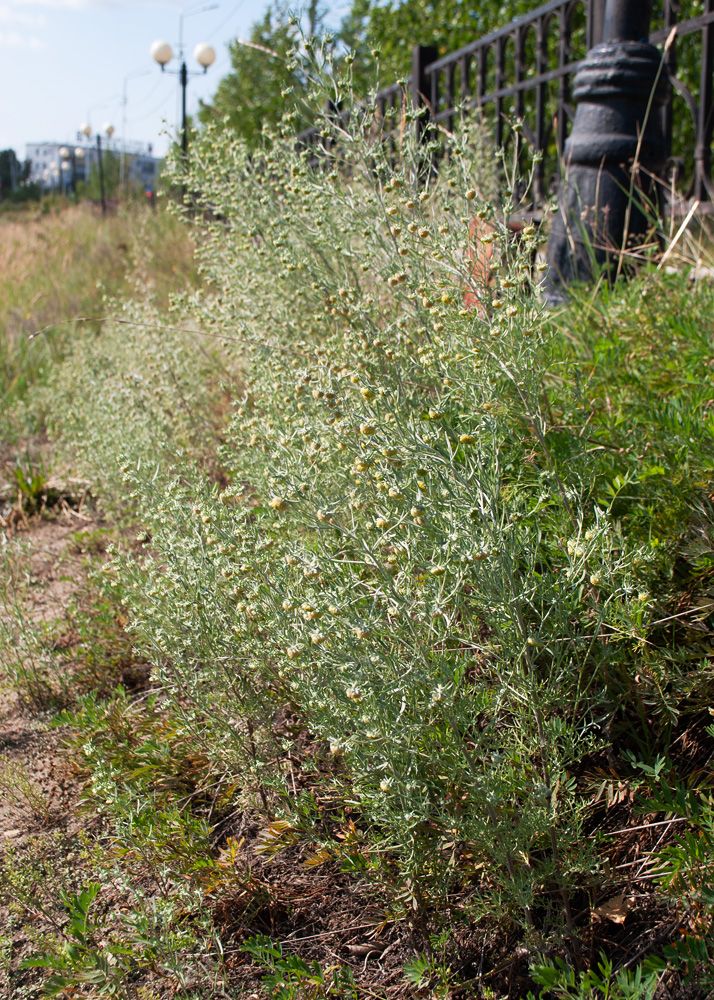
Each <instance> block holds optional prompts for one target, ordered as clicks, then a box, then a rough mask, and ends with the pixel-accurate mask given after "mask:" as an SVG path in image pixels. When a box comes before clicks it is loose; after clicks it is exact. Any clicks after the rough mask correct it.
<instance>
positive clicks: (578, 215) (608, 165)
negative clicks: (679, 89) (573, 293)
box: [547, 0, 671, 302]
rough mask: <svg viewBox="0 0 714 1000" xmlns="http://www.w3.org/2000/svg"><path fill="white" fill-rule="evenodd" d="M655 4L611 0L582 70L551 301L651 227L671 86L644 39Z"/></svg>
mask: <svg viewBox="0 0 714 1000" xmlns="http://www.w3.org/2000/svg"><path fill="white" fill-rule="evenodd" d="M651 9H652V0H607V3H606V7H605V18H604V28H603V37H604V41H603V42H601V43H600V44H599V45H596V46H594V47H593V48H592V49H591V50H590V52H589V53H588V55H587V57H586V58H585V59H584V60H583V62H582V63H581V64H580V67H579V69H578V72H577V74H576V76H575V80H574V86H573V96H574V98H575V101H576V103H577V111H576V115H575V122H574V124H573V131H572V133H571V135H570V138H569V139H568V140H567V142H566V144H565V150H564V161H565V162H564V171H565V174H564V177H563V179H562V181H561V191H560V205H559V211H558V213H557V214H556V217H555V219H554V222H553V227H552V230H551V235H550V239H549V241H548V260H549V263H550V272H549V276H548V281H547V297H548V299H549V300H550V301H551V302H558V301H562V300H563V299H564V298H565V288H566V286H567V285H568V284H570V283H572V282H573V281H587V280H589V279H591V278H592V276H593V273H594V271H595V270H596V269H597V268H599V267H602V266H605V267H606V268H608V267H612V265H613V262H614V261H615V259H616V258H617V255H618V253H619V252H620V251H621V250H623V249H625V248H631V247H632V245H633V243H636V242H637V241H638V240H639V239H640V238H641V236H642V235H643V234H644V233H645V232H646V231H647V230H648V228H649V226H650V213H649V212H648V209H647V203H648V202H649V201H651V199H652V198H653V197H656V194H657V183H656V181H655V180H654V177H655V176H656V175H657V174H659V173H661V171H662V170H663V168H664V166H665V163H666V161H667V158H668V149H667V142H666V137H665V134H664V130H663V127H662V108H663V106H664V104H665V103H666V101H667V100H668V98H669V94H670V89H671V88H670V82H669V76H668V74H667V71H666V68H665V67H664V66H663V64H662V55H661V53H660V52H659V51H658V50H657V49H656V48H654V46H652V45H650V44H649V42H648V41H647V39H648V35H649V25H650V15H651ZM635 161H636V162H635ZM633 171H634V173H633ZM630 195H632V197H630Z"/></svg>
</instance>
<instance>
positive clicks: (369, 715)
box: [121, 107, 649, 923]
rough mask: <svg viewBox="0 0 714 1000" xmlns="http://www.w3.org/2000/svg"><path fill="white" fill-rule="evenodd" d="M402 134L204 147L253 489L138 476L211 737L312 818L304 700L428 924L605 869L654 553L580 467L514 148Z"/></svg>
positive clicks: (166, 598)
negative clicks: (441, 900) (433, 910)
mask: <svg viewBox="0 0 714 1000" xmlns="http://www.w3.org/2000/svg"><path fill="white" fill-rule="evenodd" d="M374 116H375V110H374V108H370V107H366V108H365V109H364V117H362V118H359V119H358V116H356V115H353V116H352V118H351V119H350V120H349V121H344V120H341V121H339V122H338V123H335V122H334V121H331V120H330V119H329V118H326V120H325V128H324V132H325V144H326V147H327V149H328V152H329V156H325V158H324V159H319V160H318V162H317V164H314V163H312V162H311V157H312V154H311V153H310V151H301V150H299V149H296V148H295V142H294V138H293V137H292V136H291V135H289V134H287V133H282V134H276V135H273V136H270V137H268V138H267V140H266V151H265V152H264V153H262V154H257V155H256V154H254V153H253V154H250V155H249V154H248V151H247V150H246V149H245V148H244V147H243V146H241V144H240V143H238V142H236V141H234V140H231V138H230V136H228V135H226V134H221V133H220V132H219V131H218V130H215V131H214V130H212V129H211V128H210V127H209V128H207V129H206V132H205V134H204V136H203V138H202V139H201V140H200V141H199V142H198V143H197V146H196V147H195V149H194V152H193V168H192V172H191V175H190V177H189V178H188V179H187V180H188V188H189V190H191V191H193V192H195V193H196V194H195V196H194V197H195V200H196V202H197V205H198V208H197V209H195V210H194V211H193V214H192V218H193V222H194V225H195V227H196V229H197V231H198V238H199V242H200V254H201V258H202V261H203V267H204V271H205V277H206V279H207V282H208V285H209V288H210V289H211V292H210V294H206V295H204V296H201V297H200V298H198V299H197V300H196V301H195V302H194V303H192V306H193V308H194V309H195V310H196V312H197V314H198V315H200V316H201V318H202V321H203V323H204V326H205V328H207V329H209V330H210V331H211V332H212V333H213V334H216V335H218V336H222V337H223V338H224V339H225V342H226V344H227V345H228V346H229V347H230V345H231V343H236V342H237V343H239V344H240V345H241V346H240V348H239V350H240V352H241V354H242V356H243V358H244V363H245V366H246V377H247V384H246V391H245V395H244V398H243V399H242V400H241V401H240V403H239V405H238V406H237V408H236V412H235V418H234V421H233V424H232V428H231V431H230V433H229V435H228V439H227V441H226V443H225V445H224V448H223V451H222V460H223V462H224V465H225V466H226V468H227V469H228V470H229V472H230V475H231V480H232V485H231V486H230V487H229V488H228V489H224V490H219V489H218V488H215V487H214V488H211V487H210V486H209V485H208V484H205V485H201V484H200V483H198V484H197V483H192V484H189V485H186V484H185V483H184V482H179V481H178V480H177V481H175V482H174V483H171V484H169V485H168V486H165V485H164V486H161V487H159V486H158V485H157V484H156V483H152V482H151V481H147V479H146V477H145V476H144V475H143V472H142V469H141V468H138V469H137V467H136V466H134V467H133V471H132V472H131V473H130V474H131V476H132V478H133V480H134V482H135V495H137V496H138V498H139V502H140V504H142V505H143V508H144V510H145V517H146V519H147V522H148V523H149V524H150V526H151V537H152V556H151V558H150V559H147V563H146V565H145V566H144V567H142V568H141V570H139V568H138V567H137V566H136V565H134V566H133V567H132V566H131V564H128V565H127V566H125V567H124V569H123V570H121V573H122V575H123V581H124V582H123V584H122V585H123V586H124V588H125V593H126V594H127V595H128V598H127V599H128V601H129V603H130V605H131V606H132V607H133V608H134V614H135V628H136V630H137V631H138V632H139V633H140V634H141V635H142V636H143V637H144V639H145V641H146V642H147V643H149V644H150V645H151V646H153V648H154V650H155V662H156V672H157V676H159V677H160V679H161V681H162V683H163V685H164V689H165V690H166V691H167V692H171V693H173V696H174V698H175V702H176V704H177V705H179V704H180V705H181V706H182V711H184V712H185V719H186V725H187V726H189V727H192V728H193V730H194V731H195V733H196V738H197V740H200V741H201V743H202V745H204V746H210V747H211V748H212V752H213V753H214V754H216V755H218V756H221V757H222V758H223V759H224V760H226V759H231V758H233V759H235V760H240V761H241V766H242V767H244V768H246V769H247V774H248V775H249V776H248V777H247V778H246V782H247V784H248V785H249V786H250V785H251V784H253V783H254V787H260V789H261V792H262V794H263V796H264V797H265V795H266V792H267V794H268V796H269V802H272V803H273V804H272V806H270V808H272V809H288V808H289V807H290V786H289V782H288V779H287V776H286V775H285V773H283V772H281V771H280V769H279V768H277V767H276V766H275V765H274V763H273V762H272V760H271V755H270V752H269V747H270V745H271V743H272V741H274V740H275V739H276V738H277V737H276V735H275V732H274V731H273V730H274V726H273V719H274V713H275V710H276V709H277V708H278V707H279V706H280V705H282V704H284V703H285V702H289V703H291V704H293V705H294V706H297V707H298V709H299V711H300V713H302V716H303V718H304V719H305V720H306V722H307V725H308V726H309V728H310V731H311V732H312V733H313V734H314V736H315V737H317V738H318V739H319V740H323V741H324V744H323V745H324V750H321V744H320V743H317V744H315V749H314V753H315V754H316V755H317V757H318V758H319V757H320V755H321V754H322V756H323V758H324V759H325V760H327V761H329V758H330V756H331V757H332V758H333V760H335V761H339V762H340V767H342V768H344V769H346V774H347V776H348V782H349V785H350V789H349V792H348V793H347V798H346V801H348V802H349V803H350V804H351V805H352V806H353V808H354V807H356V808H358V809H359V811H360V814H361V816H362V817H363V819H362V821H363V822H364V823H368V824H369V825H370V828H371V831H372V832H371V838H372V840H373V841H374V842H376V843H378V844H379V845H381V848H382V849H383V851H384V858H385V865H387V867H388V868H389V870H390V871H391V872H392V873H393V874H395V873H396V876H397V878H398V880H402V881H403V884H405V885H407V886H408V887H410V888H409V889H408V890H407V891H408V893H411V894H412V899H413V901H415V902H414V905H415V906H419V905H420V904H419V900H423V899H425V898H428V897H429V896H430V895H431V894H434V893H439V892H442V891H444V890H445V889H446V888H447V887H448V885H449V884H450V883H451V881H452V880H453V879H454V878H457V877H458V872H459V871H463V872H464V873H468V874H465V875H464V877H468V878H479V879H480V887H481V893H482V896H483V897H484V898H485V899H486V900H487V904H486V905H487V906H488V907H489V908H490V910H491V912H493V911H494V910H498V909H499V908H500V907H504V908H506V909H507V910H508V911H510V912H511V913H519V912H520V913H522V914H525V919H526V921H527V922H529V923H530V922H531V921H532V909H531V908H532V903H533V901H534V898H535V897H536V896H537V894H538V892H539V891H540V890H542V889H545V888H549V887H552V886H553V884H556V885H561V886H562V887H567V885H568V884H570V883H571V882H572V880H573V879H574V878H575V877H576V876H577V875H578V873H581V872H583V871H587V870H589V869H590V867H591V866H592V865H593V864H594V860H593V857H592V856H591V854H590V852H589V847H588V843H589V842H588V841H585V840H583V838H582V837H581V835H580V834H581V829H582V821H583V815H584V808H585V807H584V803H583V801H582V799H581V797H580V796H579V794H578V785H577V780H576V778H575V776H574V771H575V769H576V768H577V766H578V762H579V761H581V760H582V758H583V757H584V756H586V755H587V754H589V753H592V752H593V751H594V750H596V749H597V748H599V747H600V746H601V745H602V743H603V741H604V732H605V728H606V724H607V722H608V720H609V718H610V716H611V713H612V712H613V710H614V706H613V703H612V697H611V695H610V694H609V692H608V669H610V668H612V667H613V666H614V665H617V667H618V669H625V670H626V669H627V649H626V644H625V643H624V640H625V639H626V638H627V637H628V636H629V634H631V631H632V625H633V623H634V622H637V621H639V620H640V619H641V615H642V612H643V609H644V608H646V606H647V601H648V596H647V593H646V592H645V591H644V587H643V580H646V575H647V562H648V559H649V556H648V553H647V550H645V549H642V550H639V549H635V548H634V547H633V546H632V545H630V544H629V543H628V541H627V539H626V538H624V537H623V536H622V534H621V532H620V529H619V526H618V524H617V523H616V522H614V521H613V520H612V518H611V517H610V515H609V511H608V510H607V509H606V508H605V507H603V506H602V505H599V504H598V503H596V502H595V501H594V500H593V498H592V497H591V481H590V465H589V461H590V460H589V457H588V456H587V454H585V453H584V454H583V455H582V457H581V459H580V460H577V461H570V462H569V464H568V465H567V466H565V467H562V468H561V467H559V466H558V463H557V460H556V459H555V458H554V457H553V456H552V454H551V452H550V449H549V446H548V431H549V416H548V413H547V406H546V401H547V388H548V387H549V386H550V385H552V384H553V382H554V380H556V379H557V380H559V381H560V382H561V383H562V382H563V380H565V385H566V388H565V389H564V390H563V391H564V392H566V393H567V392H568V391H571V390H569V389H568V387H567V380H568V379H569V378H571V377H573V376H572V375H571V373H570V372H569V371H568V370H567V369H566V368H565V367H561V366H560V364H559V362H558V352H557V350H556V349H555V348H554V346H553V343H552V340H551V338H552V336H553V333H552V329H551V326H550V324H549V322H548V319H547V316H546V315H545V314H544V313H543V310H542V308H541V306H540V305H539V302H538V298H537V295H536V294H535V289H534V287H533V285H534V281H537V275H536V276H534V274H533V269H532V255H533V251H534V246H535V234H534V232H533V230H532V229H528V228H527V229H526V230H525V232H524V233H523V234H522V236H521V238H520V239H518V240H517V239H516V238H515V237H513V235H512V234H511V233H510V232H509V230H508V228H507V227H506V225H505V224H504V221H503V218H504V217H503V213H502V211H501V210H500V209H499V207H498V205H497V204H496V203H495V201H494V200H493V198H494V181H493V174H492V172H491V171H490V168H484V166H483V164H484V151H485V150H486V148H487V145H486V143H485V141H484V140H483V138H482V137H481V136H480V135H479V133H478V130H475V129H474V128H473V127H471V128H470V129H466V128H465V129H464V131H463V132H460V133H459V134H457V135H454V136H445V135H439V136H438V142H436V141H434V142H433V143H432V144H429V145H427V146H426V147H421V148H420V147H417V146H416V145H415V143H414V142H413V140H412V123H411V121H406V120H405V121H403V122H402V123H401V125H400V124H399V122H397V129H398V131H397V142H398V147H399V148H398V150H397V151H396V152H395V150H394V148H393V147H388V146H385V145H383V144H382V145H380V144H379V143H378V142H376V141H375V139H374V135H371V134H370V130H369V127H370V125H371V124H372V123H373V122H374ZM365 119H366V120H365ZM373 131H374V130H373ZM436 155H438V156H439V157H440V162H441V167H440V170H439V172H438V175H437V174H436V173H435V172H433V171H432V170H431V167H430V161H429V156H436ZM392 158H393V160H394V162H392ZM487 162H492V160H489V161H487ZM491 250H493V252H494V253H493V259H492V262H491V263H492V265H495V266H493V267H492V268H491V271H490V276H488V277H489V280H488V282H486V281H485V280H484V269H483V268H482V267H481V265H480V263H479V260H480V261H483V260H484V259H485V257H486V255H487V254H488V253H490V251H491ZM475 257H478V258H479V260H477V261H476V262H475ZM575 391H576V390H575V386H573V388H572V392H573V394H575ZM132 577H133V578H132ZM147 579H148V584H147ZM620 640H623V642H621V641H620ZM623 663H624V667H623ZM328 747H329V751H328V749H327V748H328ZM318 763H319V761H318ZM323 764H324V761H323ZM266 802H268V800H266V799H265V798H264V805H265V804H266ZM465 859H468V860H465ZM479 873H481V874H480V875H479ZM544 898H546V899H550V900H553V899H554V898H555V897H553V896H552V895H548V896H546V897H544Z"/></svg>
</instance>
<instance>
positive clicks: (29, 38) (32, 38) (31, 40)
mask: <svg viewBox="0 0 714 1000" xmlns="http://www.w3.org/2000/svg"><path fill="white" fill-rule="evenodd" d="M47 48H49V46H48V44H47V42H45V41H44V39H42V38H38V37H37V35H24V34H21V33H20V32H19V31H0V49H29V50H30V52H43V51H44V50H45V49H47Z"/></svg>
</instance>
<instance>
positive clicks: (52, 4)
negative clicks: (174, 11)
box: [9, 0, 183, 10]
mask: <svg viewBox="0 0 714 1000" xmlns="http://www.w3.org/2000/svg"><path fill="white" fill-rule="evenodd" d="M9 2H10V5H11V6H12V7H47V8H51V9H54V10H86V9H87V8H88V7H129V6H132V5H135V4H137V3H138V2H139V0H9ZM164 2H165V3H167V4H168V5H169V6H171V7H176V6H181V4H182V3H183V0H164Z"/></svg>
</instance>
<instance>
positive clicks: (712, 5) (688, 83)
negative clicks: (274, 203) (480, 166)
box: [300, 0, 714, 211]
mask: <svg viewBox="0 0 714 1000" xmlns="http://www.w3.org/2000/svg"><path fill="white" fill-rule="evenodd" d="M605 7H606V0H550V2H548V3H545V4H542V5H541V6H539V7H537V8H536V9H534V10H533V11H531V12H530V13H529V14H526V15H525V16H523V17H520V18H518V19H516V20H513V21H511V22H510V23H508V24H506V25H504V26H503V27H502V28H499V29H498V30H497V31H493V32H491V33H490V34H488V35H486V36H484V37H482V38H478V39H476V40H475V41H473V42H471V43H469V44H468V45H465V46H463V48H461V49H458V50H457V51H455V52H451V53H448V54H447V55H444V56H441V57H439V56H438V53H437V50H436V49H435V48H434V47H432V46H416V47H415V48H414V52H413V64H412V72H411V75H410V76H409V77H408V79H407V81H406V86H404V85H400V84H392V85H391V86H389V87H386V88H385V89H383V90H381V91H379V92H378V93H377V95H376V106H377V108H378V111H379V112H380V114H381V115H382V116H383V117H384V118H385V120H386V121H388V120H389V119H390V117H394V118H398V117H399V116H400V114H401V111H402V108H403V102H405V101H406V100H410V102H411V104H412V106H414V107H422V108H425V109H426V115H427V119H426V120H428V119H429V118H430V119H431V120H433V121H435V122H437V123H440V124H441V125H443V126H444V127H445V128H447V129H451V128H453V126H454V124H455V122H456V120H457V117H458V116H459V115H460V114H461V113H462V112H464V111H465V112H468V113H475V114H479V115H480V116H481V117H482V119H483V121H484V123H485V124H487V125H489V126H490V127H491V131H492V134H493V137H494V140H495V143H496V145H497V146H498V147H501V146H502V145H503V144H504V142H509V141H512V135H511V132H510V129H509V127H508V123H509V120H514V119H517V120H520V121H521V122H522V125H523V132H522V139H520V140H519V141H520V142H521V144H522V152H523V156H524V158H525V159H527V158H528V157H529V156H532V154H533V153H534V152H536V151H538V152H540V154H541V158H540V159H539V162H538V160H537V162H536V163H535V165H534V178H533V189H532V196H533V202H534V205H535V206H537V205H539V204H541V203H542V202H543V199H544V198H545V197H546V196H547V195H548V193H549V190H550V186H551V185H550V183H549V181H550V177H551V176H553V175H554V174H555V173H556V172H557V169H558V158H559V157H560V156H562V154H563V150H564V146H565V141H566V138H567V136H568V133H569V130H570V126H571V123H572V120H573V114H574V108H573V104H572V98H571V87H572V80H573V77H574V75H575V73H576V71H577V68H578V65H579V63H580V61H581V60H582V59H583V58H584V56H585V55H586V53H587V51H588V50H589V49H590V48H592V47H593V46H594V45H596V44H597V43H598V42H600V41H601V39H602V32H603V25H604V18H605ZM683 11H684V12H688V13H690V14H692V15H693V16H688V17H682V13H683ZM675 25H676V27H677V31H676V35H675V40H674V42H672V43H671V44H670V46H669V47H668V48H667V50H666V52H665V54H664V60H665V67H666V71H667V72H668V73H669V75H670V77H671V80H672V84H673V96H672V99H671V100H670V101H669V102H668V103H667V105H666V107H665V108H664V109H663V110H662V114H663V116H664V122H663V125H664V130H665V134H666V136H667V138H668V141H669V142H670V144H671V146H672V147H673V156H672V161H671V166H672V168H673V171H674V178H675V182H676V188H677V190H678V193H679V196H680V197H681V198H683V199H697V200H698V201H700V202H701V203H702V205H701V210H703V211H708V210H714V183H713V181H712V156H711V146H712V132H713V129H714V93H713V88H714V79H713V78H714V0H689V2H687V0H664V2H660V3H659V4H655V9H654V11H653V17H652V33H651V35H650V41H651V42H652V43H653V44H654V45H658V46H662V47H664V42H665V40H666V39H667V38H668V37H669V35H670V32H671V30H672V28H673V27H674V26H675ZM675 123H676V125H675ZM424 124H425V120H424V119H422V124H421V127H422V128H423V127H424ZM300 140H301V141H302V142H303V143H305V144H307V145H312V144H314V143H316V142H319V137H318V133H317V130H316V129H308V130H306V131H305V132H303V133H302V135H301V136H300Z"/></svg>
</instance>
